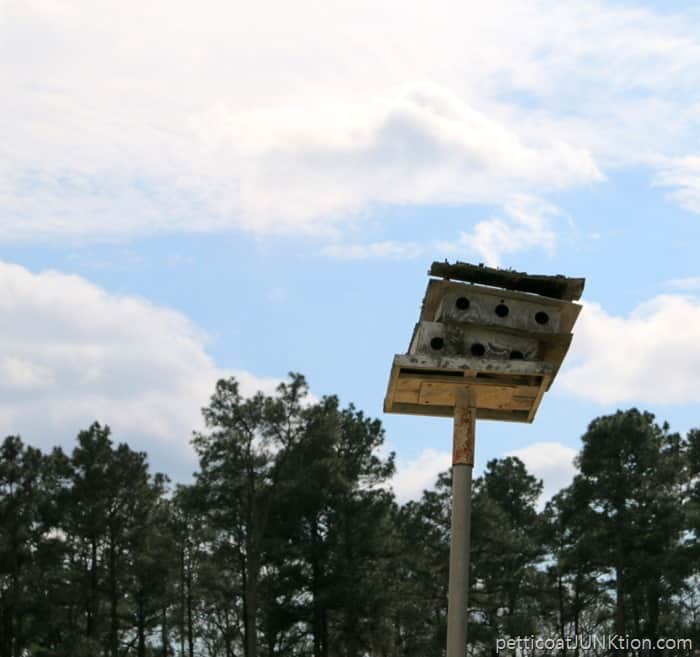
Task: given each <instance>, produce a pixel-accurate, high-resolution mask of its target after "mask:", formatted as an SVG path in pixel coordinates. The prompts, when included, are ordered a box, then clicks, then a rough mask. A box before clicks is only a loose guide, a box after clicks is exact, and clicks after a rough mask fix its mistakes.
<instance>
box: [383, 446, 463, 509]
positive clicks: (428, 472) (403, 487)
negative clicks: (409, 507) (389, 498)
mask: <svg viewBox="0 0 700 657" xmlns="http://www.w3.org/2000/svg"><path fill="white" fill-rule="evenodd" d="M451 465H452V454H451V453H450V452H439V451H437V450H435V449H431V448H426V449H424V450H423V451H421V453H420V454H419V455H418V456H417V457H416V458H415V459H412V460H403V461H402V460H399V461H398V462H397V464H396V474H395V475H394V478H393V479H392V482H391V485H392V487H393V489H394V494H395V495H396V499H397V500H398V502H399V503H401V504H403V503H405V502H408V501H409V500H417V499H419V498H420V496H421V494H422V493H423V491H424V490H429V489H431V488H433V486H434V485H435V481H436V480H437V476H438V474H440V473H441V472H443V471H445V470H449V468H450V466H451Z"/></svg>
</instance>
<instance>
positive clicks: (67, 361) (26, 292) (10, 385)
mask: <svg viewBox="0 0 700 657" xmlns="http://www.w3.org/2000/svg"><path fill="white" fill-rule="evenodd" d="M0 315H2V317H3V322H2V326H1V327H0V354H2V356H0V436H5V435H7V434H10V433H19V434H21V435H22V436H23V437H24V438H25V439H26V440H27V442H29V443H30V444H40V445H42V446H44V447H49V446H51V445H53V444H56V443H63V444H67V443H68V442H69V440H70V439H72V437H74V436H75V434H76V433H77V431H78V430H79V429H83V428H86V427H87V426H88V425H89V424H91V423H92V422H93V421H95V420H98V421H100V422H102V423H105V424H109V425H110V426H111V427H112V429H113V430H114V432H115V437H116V438H117V440H125V439H128V438H137V439H145V440H148V441H151V442H150V444H152V445H155V446H156V447H158V446H159V445H160V447H159V449H160V450H161V452H162V451H163V450H172V451H173V452H174V453H179V454H180V455H181V456H182V457H183V458H187V457H188V455H189V454H190V451H189V447H188V443H189V438H190V435H191V431H192V430H193V429H195V428H198V427H200V426H201V415H200V408H201V407H202V406H205V405H206V404H207V403H208V401H209V397H210V395H211V394H212V393H213V391H214V384H215V383H216V381H217V380H218V379H219V378H221V377H225V376H229V375H235V376H236V377H237V378H238V380H239V382H240V384H241V389H242V392H243V393H244V394H251V393H253V392H255V391H256V390H258V389H263V390H265V391H266V392H272V390H273V389H274V388H275V386H276V385H277V383H278V381H276V380H273V379H261V378H258V377H256V376H254V375H252V374H251V373H249V372H245V371H229V370H222V369H220V368H218V367H217V366H216V365H215V364H214V362H213V361H212V359H211V357H210V356H209V355H208V354H207V353H206V351H205V348H204V345H205V342H206V336H205V335H204V334H203V333H202V332H201V331H200V330H199V329H198V328H197V327H196V326H195V325H194V324H193V323H192V322H191V321H190V320H189V319H188V318H187V317H185V316H184V315H182V314H181V313H179V312H176V311H174V310H170V309H168V308H163V307H159V306H155V305H153V304H151V303H149V302H148V301H146V300H144V299H139V298H136V297H128V296H116V295H112V294H109V293H107V292H106V291H104V290H102V289H101V288H99V287H97V286H96V285H93V284H92V283H90V282H88V281H86V280H85V279H82V278H80V277H78V276H70V275H66V274H62V273H59V272H55V271H47V272H43V273H40V274H34V273H31V272H29V271H28V270H26V269H24V268H23V267H20V266H17V265H12V264H7V263H2V262H0ZM136 446H137V447H138V445H136Z"/></svg>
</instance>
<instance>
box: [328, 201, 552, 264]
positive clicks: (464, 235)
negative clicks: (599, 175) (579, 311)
mask: <svg viewBox="0 0 700 657" xmlns="http://www.w3.org/2000/svg"><path fill="white" fill-rule="evenodd" d="M504 213H505V218H503V217H498V216H497V217H492V218H490V219H485V220H483V221H480V222H478V223H477V224H476V225H475V226H474V228H473V229H472V230H471V231H470V232H465V231H462V232H460V233H459V236H458V237H457V238H456V239H453V240H436V241H433V242H423V243H419V242H397V241H384V242H370V243H367V244H345V243H336V244H329V245H327V246H325V247H324V248H323V249H322V253H323V254H324V255H326V256H329V257H332V258H338V259H340V260H365V259H368V258H392V259H408V258H416V257H419V256H422V255H426V254H429V255H435V254H438V255H439V256H440V257H444V256H446V255H456V256H462V255H463V254H465V253H471V254H473V255H474V256H477V257H478V258H480V259H481V260H483V261H484V262H485V263H486V264H487V265H491V266H498V265H500V264H501V258H502V256H503V255H507V254H510V253H516V252H518V251H525V250H528V249H533V248H541V249H543V250H544V251H545V252H546V253H548V254H550V255H551V254H552V253H553V252H554V251H555V248H556V241H557V234H556V232H555V231H554V228H553V226H552V222H551V218H552V217H557V216H560V215H561V212H560V211H559V209H558V208H556V207H555V206H553V205H552V204H550V203H547V202H545V201H543V200H541V199H538V198H536V197H532V196H525V195H519V196H515V197H513V198H511V199H510V200H509V201H508V202H507V203H506V204H505V207H504Z"/></svg>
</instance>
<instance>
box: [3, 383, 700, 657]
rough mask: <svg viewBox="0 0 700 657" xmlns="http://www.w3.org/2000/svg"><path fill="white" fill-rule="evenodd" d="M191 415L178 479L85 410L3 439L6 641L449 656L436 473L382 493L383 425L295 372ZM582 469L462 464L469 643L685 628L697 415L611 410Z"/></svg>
mask: <svg viewBox="0 0 700 657" xmlns="http://www.w3.org/2000/svg"><path fill="white" fill-rule="evenodd" d="M203 415H204V420H205V423H206V429H205V430H204V431H202V432H200V433H196V434H195V435H194V439H193V445H194V448H195V450H196V452H197V455H198V458H199V467H198V470H197V472H196V473H195V477H194V480H193V482H192V483H191V484H190V485H172V484H171V483H170V482H169V481H168V478H167V477H166V476H164V475H163V474H158V473H152V472H151V471H150V468H149V464H148V460H147V455H146V454H145V453H143V452H139V451H134V450H133V449H131V448H130V447H129V446H128V445H126V444H123V443H118V444H117V443H115V442H114V441H113V439H112V436H111V432H110V429H109V428H108V427H107V426H103V425H100V424H98V423H95V424H93V425H92V426H90V427H89V428H88V429H86V430H84V431H81V432H80V433H79V434H78V436H77V442H76V445H75V447H74V448H73V450H72V452H71V453H70V454H67V453H65V452H64V451H63V450H62V449H60V448H55V449H54V450H53V451H51V452H49V453H43V452H41V451H40V450H38V449H36V448H34V447H31V446H29V445H26V444H25V443H24V442H23V441H22V439H21V438H20V437H19V436H8V437H7V438H5V439H4V441H3V442H2V444H1V446H0V657H102V656H104V657H130V656H137V657H156V656H159V657H171V656H173V657H175V656H176V657H297V656H298V657H302V656H304V657H306V656H308V657H432V656H435V657H441V656H442V655H444V644H445V631H446V616H447V577H448V572H447V568H448V551H449V524H450V475H449V472H447V473H443V474H441V475H440V476H439V477H438V480H437V482H436V484H435V486H434V487H433V488H432V489H430V490H426V491H424V492H423V495H422V497H421V498H420V499H419V500H417V501H410V502H408V503H405V504H403V505H401V504H398V503H397V501H396V499H395V498H394V495H393V493H392V491H391V488H390V486H389V485H388V484H389V482H390V479H391V477H392V475H393V474H394V468H395V465H394V456H393V454H389V455H386V456H381V454H382V451H381V450H380V448H381V447H382V444H383V440H384V434H383V429H382V426H381V423H380V422H379V421H378V420H375V419H371V418H368V417H366V416H365V415H364V414H363V413H362V412H361V411H359V410H358V409H356V408H355V407H354V406H352V405H350V406H348V407H345V408H341V406H340V404H339V401H338V399H337V397H335V396H328V397H324V398H322V399H321V400H319V401H315V400H312V399H311V398H310V396H309V393H308V388H307V384H306V382H305V380H304V378H303V377H302V376H301V375H298V374H294V375H290V378H289V380H288V381H287V382H285V383H282V384H281V385H280V386H279V388H278V389H277V392H276V394H273V395H265V394H263V393H257V394H256V395H254V396H252V397H249V398H244V397H243V396H242V395H241V393H240V391H239V387H238V383H237V382H236V380H235V379H233V378H231V379H227V380H221V381H219V382H218V384H217V386H216V389H215V392H214V394H213V395H212V397H211V400H210V403H209V405H208V406H207V407H206V408H204V409H203ZM576 466H577V474H576V476H575V478H574V480H573V482H572V484H571V485H570V486H568V487H567V488H565V489H563V490H561V491H560V492H559V493H558V494H557V495H555V496H554V497H553V498H552V499H551V500H550V501H549V502H547V504H546V506H545V507H544V509H541V508H540V507H539V506H538V498H539V497H540V494H541V492H542V482H541V481H539V480H537V479H536V478H535V477H534V476H532V475H531V474H530V473H528V472H527V470H526V468H525V465H524V464H523V463H522V461H520V460H519V459H518V458H515V457H506V458H503V459H494V460H492V461H490V462H489V463H488V464H487V466H486V469H485V472H484V473H483V475H482V476H481V477H478V478H477V479H475V481H474V484H473V485H474V490H473V514H472V518H473V528H472V547H471V549H472V558H471V591H470V610H469V646H468V654H470V655H495V654H496V640H497V639H499V638H504V637H517V636H531V635H537V636H539V637H550V638H552V639H562V640H563V641H565V640H566V639H567V638H571V637H574V636H579V637H584V638H585V637H592V636H596V635H597V636H601V635H604V634H611V633H613V632H616V633H618V634H620V635H622V636H624V635H630V636H634V637H638V638H643V637H647V638H651V639H655V638H657V637H687V638H691V639H692V640H693V641H694V645H696V646H700V577H699V576H700V559H698V547H699V544H698V535H699V529H700V431H697V430H692V431H690V432H688V434H687V435H685V436H681V435H679V434H677V433H673V432H672V431H671V430H670V428H669V426H668V425H667V424H659V423H657V422H656V420H655V418H654V416H653V415H651V414H650V413H647V412H642V411H639V410H637V409H630V410H626V411H618V412H617V413H615V414H613V415H607V416H604V417H599V418H597V419H595V420H593V421H592V422H591V424H590V425H589V427H588V429H587V431H586V433H585V434H584V436H583V437H582V447H581V451H580V453H579V455H578V457H577V459H576ZM528 654H535V653H534V652H532V651H531V652H530V653H528ZM536 654H545V655H567V654H568V655H575V654H582V653H581V652H580V648H571V649H570V648H567V647H563V648H562V647H561V646H560V647H557V648H553V649H551V650H540V651H538V652H537V653H536ZM586 654H593V655H595V654H601V655H602V654H608V653H607V652H606V651H605V650H603V649H600V650H596V649H592V650H590V651H588V652H587V653H586ZM649 654H656V653H653V652H652V653H649ZM658 654H662V653H660V652H659V653H658ZM674 654H691V653H690V652H688V653H682V652H680V651H676V652H675V653H674Z"/></svg>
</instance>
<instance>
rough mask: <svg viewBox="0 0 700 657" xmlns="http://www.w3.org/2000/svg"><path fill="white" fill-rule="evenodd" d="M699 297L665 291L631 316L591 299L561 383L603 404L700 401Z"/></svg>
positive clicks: (564, 386) (575, 336)
mask: <svg viewBox="0 0 700 657" xmlns="http://www.w3.org/2000/svg"><path fill="white" fill-rule="evenodd" d="M698 342H700V301H699V300H698V299H695V298H692V297H685V296H678V295H670V294H669V295H660V296H657V297H655V298H653V299H651V300H650V301H647V302H645V303H643V304H641V305H639V306H638V307H637V308H635V309H634V310H633V311H632V312H631V313H630V314H629V315H628V316H627V317H622V316H614V315H610V314H608V313H607V312H606V311H605V310H604V309H603V308H602V307H601V306H600V305H598V304H596V303H586V304H585V305H584V308H583V310H582V312H581V315H580V318H579V320H578V322H577V324H576V326H575V327H574V341H573V345H572V350H571V354H570V355H569V356H568V357H567V361H568V363H567V365H565V368H564V369H563V370H562V373H561V374H560V376H559V381H558V383H557V387H560V388H561V389H563V390H565V391H567V392H568V393H570V394H573V395H576V396H579V397H584V398H586V399H590V400H593V401H595V402H599V403H602V404H613V403H622V402H626V403H653V404H674V403H678V404H680V403H689V402H698V401H700V351H699V350H698V348H697V345H698Z"/></svg>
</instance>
